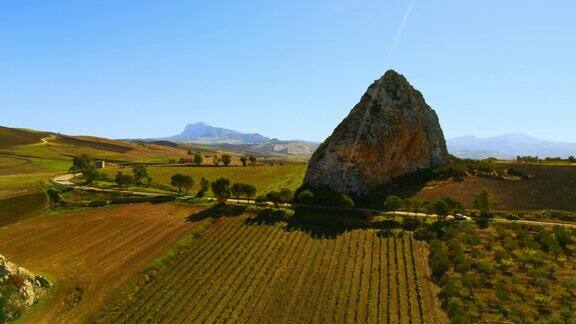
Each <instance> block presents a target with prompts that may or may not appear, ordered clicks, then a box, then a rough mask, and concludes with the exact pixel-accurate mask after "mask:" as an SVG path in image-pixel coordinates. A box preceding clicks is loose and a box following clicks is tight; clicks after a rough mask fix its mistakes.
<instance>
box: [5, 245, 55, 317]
mask: <svg viewBox="0 0 576 324" xmlns="http://www.w3.org/2000/svg"><path fill="white" fill-rule="evenodd" d="M50 287H51V284H50V282H49V281H48V280H46V278H44V277H42V276H37V275H35V274H33V273H32V272H30V271H28V270H26V269H24V268H22V267H19V266H17V265H15V264H14V263H12V262H9V261H8V260H6V258H5V257H4V256H2V255H0V298H2V301H1V302H0V307H1V309H0V322H4V321H11V320H15V319H16V318H18V317H19V316H20V315H21V314H22V313H23V312H24V311H25V310H26V308H28V307H30V306H32V305H33V304H34V303H35V302H36V301H37V300H38V298H40V296H42V295H43V294H44V293H45V292H46V291H47V290H48V289H49V288H50Z"/></svg>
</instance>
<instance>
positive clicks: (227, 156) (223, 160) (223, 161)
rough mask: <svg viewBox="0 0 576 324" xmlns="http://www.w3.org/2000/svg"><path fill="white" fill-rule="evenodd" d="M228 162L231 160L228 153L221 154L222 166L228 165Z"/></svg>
mask: <svg viewBox="0 0 576 324" xmlns="http://www.w3.org/2000/svg"><path fill="white" fill-rule="evenodd" d="M230 162H232V157H231V156H230V155H228V154H224V155H222V163H224V166H229V165H230Z"/></svg>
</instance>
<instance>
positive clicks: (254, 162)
mask: <svg viewBox="0 0 576 324" xmlns="http://www.w3.org/2000/svg"><path fill="white" fill-rule="evenodd" d="M248 159H249V160H250V164H252V165H253V166H254V165H256V157H254V156H253V155H251V156H250V157H249V158H248Z"/></svg>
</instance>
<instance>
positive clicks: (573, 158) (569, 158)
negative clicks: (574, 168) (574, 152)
mask: <svg viewBox="0 0 576 324" xmlns="http://www.w3.org/2000/svg"><path fill="white" fill-rule="evenodd" d="M568 161H570V163H576V158H575V157H573V156H570V157H568Z"/></svg>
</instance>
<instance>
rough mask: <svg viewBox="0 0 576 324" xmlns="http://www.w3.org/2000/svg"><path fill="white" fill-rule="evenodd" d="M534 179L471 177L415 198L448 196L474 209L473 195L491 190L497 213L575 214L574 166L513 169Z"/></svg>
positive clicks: (431, 189) (445, 184) (424, 190)
mask: <svg viewBox="0 0 576 324" xmlns="http://www.w3.org/2000/svg"><path fill="white" fill-rule="evenodd" d="M514 168H517V169H521V170H523V171H525V172H527V173H529V174H531V175H533V179H532V180H526V181H513V180H496V179H488V178H481V177H475V176H469V177H466V178H464V181H462V182H455V181H447V182H444V183H442V184H441V185H440V186H438V187H434V188H425V189H423V190H421V191H420V192H419V193H418V194H417V195H416V197H418V198H421V199H437V198H440V197H444V196H448V197H453V198H456V199H458V200H460V201H462V202H463V203H464V204H465V205H466V206H467V207H469V208H471V207H472V202H473V199H474V194H475V193H476V192H478V191H479V190H480V189H482V188H486V189H488V190H489V191H490V192H492V193H493V194H494V195H495V196H496V198H497V200H498V201H497V203H496V205H495V209H497V210H507V211H509V210H527V211H528V210H542V209H561V210H568V211H576V190H575V188H576V168H574V167H572V166H550V165H514Z"/></svg>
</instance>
